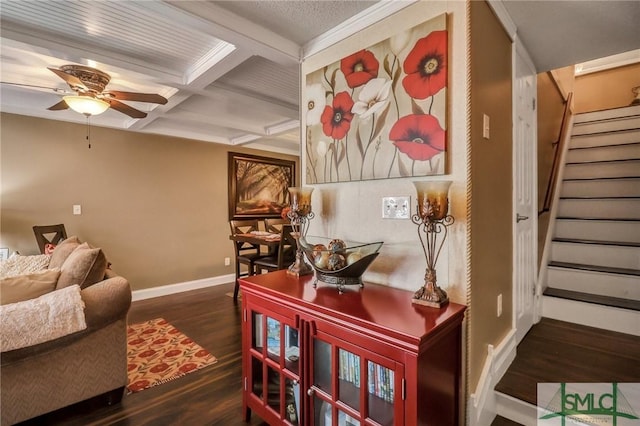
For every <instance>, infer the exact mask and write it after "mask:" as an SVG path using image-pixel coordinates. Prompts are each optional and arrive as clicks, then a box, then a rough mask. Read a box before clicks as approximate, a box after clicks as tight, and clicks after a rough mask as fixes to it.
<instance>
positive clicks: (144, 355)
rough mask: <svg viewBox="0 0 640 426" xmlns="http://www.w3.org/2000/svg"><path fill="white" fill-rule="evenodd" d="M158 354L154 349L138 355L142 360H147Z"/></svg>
mask: <svg viewBox="0 0 640 426" xmlns="http://www.w3.org/2000/svg"><path fill="white" fill-rule="evenodd" d="M155 353H156V351H154V350H153V349H147V350H146V351H143V352H140V355H138V356H139V357H140V358H147V357H150V356H152V355H154V354H155Z"/></svg>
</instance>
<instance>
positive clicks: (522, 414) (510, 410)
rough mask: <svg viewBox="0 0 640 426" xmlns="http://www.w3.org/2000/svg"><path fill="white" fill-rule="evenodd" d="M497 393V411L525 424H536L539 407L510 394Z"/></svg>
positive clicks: (506, 417)
mask: <svg viewBox="0 0 640 426" xmlns="http://www.w3.org/2000/svg"><path fill="white" fill-rule="evenodd" d="M495 393H496V401H497V404H496V413H497V414H500V416H502V417H504V418H505V419H509V420H512V421H514V422H517V423H520V424H521V425H524V426H536V424H537V423H538V420H537V412H538V407H536V406H535V405H533V404H530V403H528V402H525V401H521V400H519V399H517V398H514V397H512V396H510V395H505V394H503V393H500V392H495Z"/></svg>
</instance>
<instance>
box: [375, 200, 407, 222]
mask: <svg viewBox="0 0 640 426" xmlns="http://www.w3.org/2000/svg"><path fill="white" fill-rule="evenodd" d="M410 211H411V206H410V198H409V197H383V198H382V218H383V219H409V212H410Z"/></svg>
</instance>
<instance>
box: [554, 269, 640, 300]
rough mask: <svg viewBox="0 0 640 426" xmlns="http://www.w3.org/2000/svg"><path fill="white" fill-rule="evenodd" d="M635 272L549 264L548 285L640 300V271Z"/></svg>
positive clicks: (561, 288)
mask: <svg viewBox="0 0 640 426" xmlns="http://www.w3.org/2000/svg"><path fill="white" fill-rule="evenodd" d="M634 272H635V274H623V273H611V272H603V271H594V270H593V269H592V268H571V267H566V266H557V265H549V269H548V271H547V285H548V287H550V288H555V289H560V290H571V291H579V292H583V293H590V294H599V295H601V296H611V297H617V298H621V299H630V300H637V301H640V271H634Z"/></svg>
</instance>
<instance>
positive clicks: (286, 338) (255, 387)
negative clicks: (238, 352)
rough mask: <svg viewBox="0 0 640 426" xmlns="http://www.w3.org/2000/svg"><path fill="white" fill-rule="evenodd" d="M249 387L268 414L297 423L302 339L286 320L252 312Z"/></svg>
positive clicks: (298, 416) (290, 422)
mask: <svg viewBox="0 0 640 426" xmlns="http://www.w3.org/2000/svg"><path fill="white" fill-rule="evenodd" d="M251 330H252V331H251V351H250V354H251V371H250V373H249V378H248V379H249V381H250V389H251V393H252V395H253V396H255V397H256V398H257V399H258V400H259V401H261V403H262V404H261V405H262V406H263V407H264V408H265V409H266V410H267V415H268V416H274V417H275V418H278V419H280V420H285V421H286V422H287V423H289V424H292V425H298V424H299V419H300V386H299V382H300V377H299V374H300V366H299V364H300V362H299V360H300V339H299V332H298V330H297V329H296V328H295V327H293V326H292V325H290V324H287V323H286V320H284V319H282V318H276V316H275V315H270V314H266V313H261V312H255V311H252V312H251Z"/></svg>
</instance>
